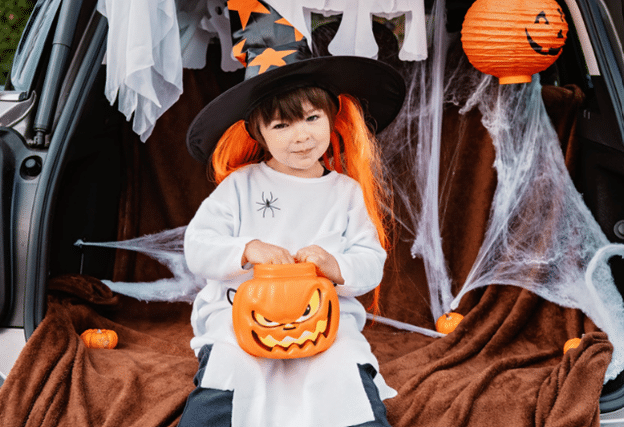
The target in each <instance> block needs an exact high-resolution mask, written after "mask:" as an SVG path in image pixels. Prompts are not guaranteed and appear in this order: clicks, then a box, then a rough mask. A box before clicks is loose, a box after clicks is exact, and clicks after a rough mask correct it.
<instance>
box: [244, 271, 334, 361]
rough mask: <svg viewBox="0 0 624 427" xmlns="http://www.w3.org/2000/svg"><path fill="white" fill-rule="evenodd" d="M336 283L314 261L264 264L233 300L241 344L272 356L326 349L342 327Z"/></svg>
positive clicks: (290, 356) (303, 354) (250, 350)
mask: <svg viewBox="0 0 624 427" xmlns="http://www.w3.org/2000/svg"><path fill="white" fill-rule="evenodd" d="M339 319H340V312H339V305H338V295H337V294H336V290H335V289H334V284H333V283H332V282H331V281H329V280H328V279H326V278H324V277H319V276H317V275H316V266H315V265H314V264H312V263H301V264H283V265H272V264H258V265H255V266H254V277H253V279H251V280H248V281H246V282H245V283H243V284H241V285H240V286H239V287H238V290H237V291H236V294H235V295H234V301H233V302H232V321H233V324H234V332H235V334H236V339H237V341H238V344H239V345H240V347H241V348H242V349H243V350H245V351H246V352H247V353H249V354H251V355H253V356H258V357H266V358H271V359H293V358H298V357H307V356H312V355H315V354H318V353H320V352H322V351H325V350H327V349H328V348H329V346H331V344H332V343H333V342H334V340H335V338H336V333H337V332H338V322H339Z"/></svg>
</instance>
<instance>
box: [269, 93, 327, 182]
mask: <svg viewBox="0 0 624 427" xmlns="http://www.w3.org/2000/svg"><path fill="white" fill-rule="evenodd" d="M302 108H303V112H304V114H303V119H301V120H295V121H290V122H289V121H284V120H280V119H279V118H275V119H273V120H272V121H271V122H270V123H268V124H266V125H265V124H264V123H262V122H260V133H261V134H262V137H263V138H264V142H265V143H266V145H267V147H268V149H269V152H270V153H271V156H272V158H271V159H270V160H269V161H267V165H269V166H270V167H271V168H273V169H275V170H276V171H278V172H282V173H285V174H288V175H294V176H299V177H303V178H316V177H320V176H322V175H323V166H322V165H321V163H320V162H319V159H320V158H321V157H322V156H323V154H324V153H325V151H327V148H328V147H329V144H330V140H329V138H330V134H331V129H330V122H329V118H328V117H327V114H326V113H325V111H324V110H322V109H319V108H315V107H314V106H313V105H312V104H310V103H309V102H307V101H304V102H303V103H302Z"/></svg>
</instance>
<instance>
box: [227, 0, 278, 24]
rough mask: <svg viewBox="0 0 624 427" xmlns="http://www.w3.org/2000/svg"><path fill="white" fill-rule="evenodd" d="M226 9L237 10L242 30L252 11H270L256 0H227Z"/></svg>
mask: <svg viewBox="0 0 624 427" xmlns="http://www.w3.org/2000/svg"><path fill="white" fill-rule="evenodd" d="M228 9H229V10H235V11H237V12H238V16H239V17H240V21H241V24H242V26H243V30H244V29H245V27H246V26H247V22H249V17H250V16H251V14H252V13H254V12H255V13H265V14H267V13H268V14H270V13H271V12H270V11H269V9H267V8H266V7H265V6H264V5H263V4H262V3H260V2H259V1H258V0H229V1H228Z"/></svg>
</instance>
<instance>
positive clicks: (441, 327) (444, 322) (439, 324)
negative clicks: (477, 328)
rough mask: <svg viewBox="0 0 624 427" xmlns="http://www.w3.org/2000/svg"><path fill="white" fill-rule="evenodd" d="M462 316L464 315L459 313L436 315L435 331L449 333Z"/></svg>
mask: <svg viewBox="0 0 624 427" xmlns="http://www.w3.org/2000/svg"><path fill="white" fill-rule="evenodd" d="M463 318H464V316H462V315H461V314H459V313H455V312H450V313H444V314H443V315H442V316H440V317H438V320H437V321H436V331H438V332H440V333H442V334H450V333H451V332H453V331H454V330H455V328H456V327H457V325H459V323H460V322H461V321H462V320H463Z"/></svg>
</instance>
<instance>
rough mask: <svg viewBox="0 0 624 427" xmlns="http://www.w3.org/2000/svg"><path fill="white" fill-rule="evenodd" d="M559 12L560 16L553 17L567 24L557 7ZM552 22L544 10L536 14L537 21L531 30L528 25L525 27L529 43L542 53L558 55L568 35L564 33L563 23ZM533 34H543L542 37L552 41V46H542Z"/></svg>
mask: <svg viewBox="0 0 624 427" xmlns="http://www.w3.org/2000/svg"><path fill="white" fill-rule="evenodd" d="M557 12H558V13H559V16H556V17H553V19H556V20H557V21H558V22H562V23H564V24H566V21H565V18H564V15H563V12H562V11H561V9H557ZM551 24H552V23H551V21H550V20H549V19H548V17H547V16H546V12H544V11H543V10H542V11H541V12H540V13H538V14H537V15H536V16H535V22H534V25H533V26H531V31H529V28H528V27H527V28H525V29H524V32H525V33H526V37H527V41H528V42H529V45H530V46H531V48H532V49H533V50H534V51H535V52H537V53H539V54H540V55H549V56H558V55H559V53H561V48H562V47H563V45H564V43H565V40H566V37H565V35H564V34H563V28H561V25H551ZM566 28H567V24H566ZM531 34H534V35H535V34H540V35H543V36H541V37H540V39H542V40H546V41H548V42H550V43H551V44H552V46H542V45H541V44H540V43H538V42H537V41H536V40H535V39H534V38H533V36H531Z"/></svg>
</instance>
